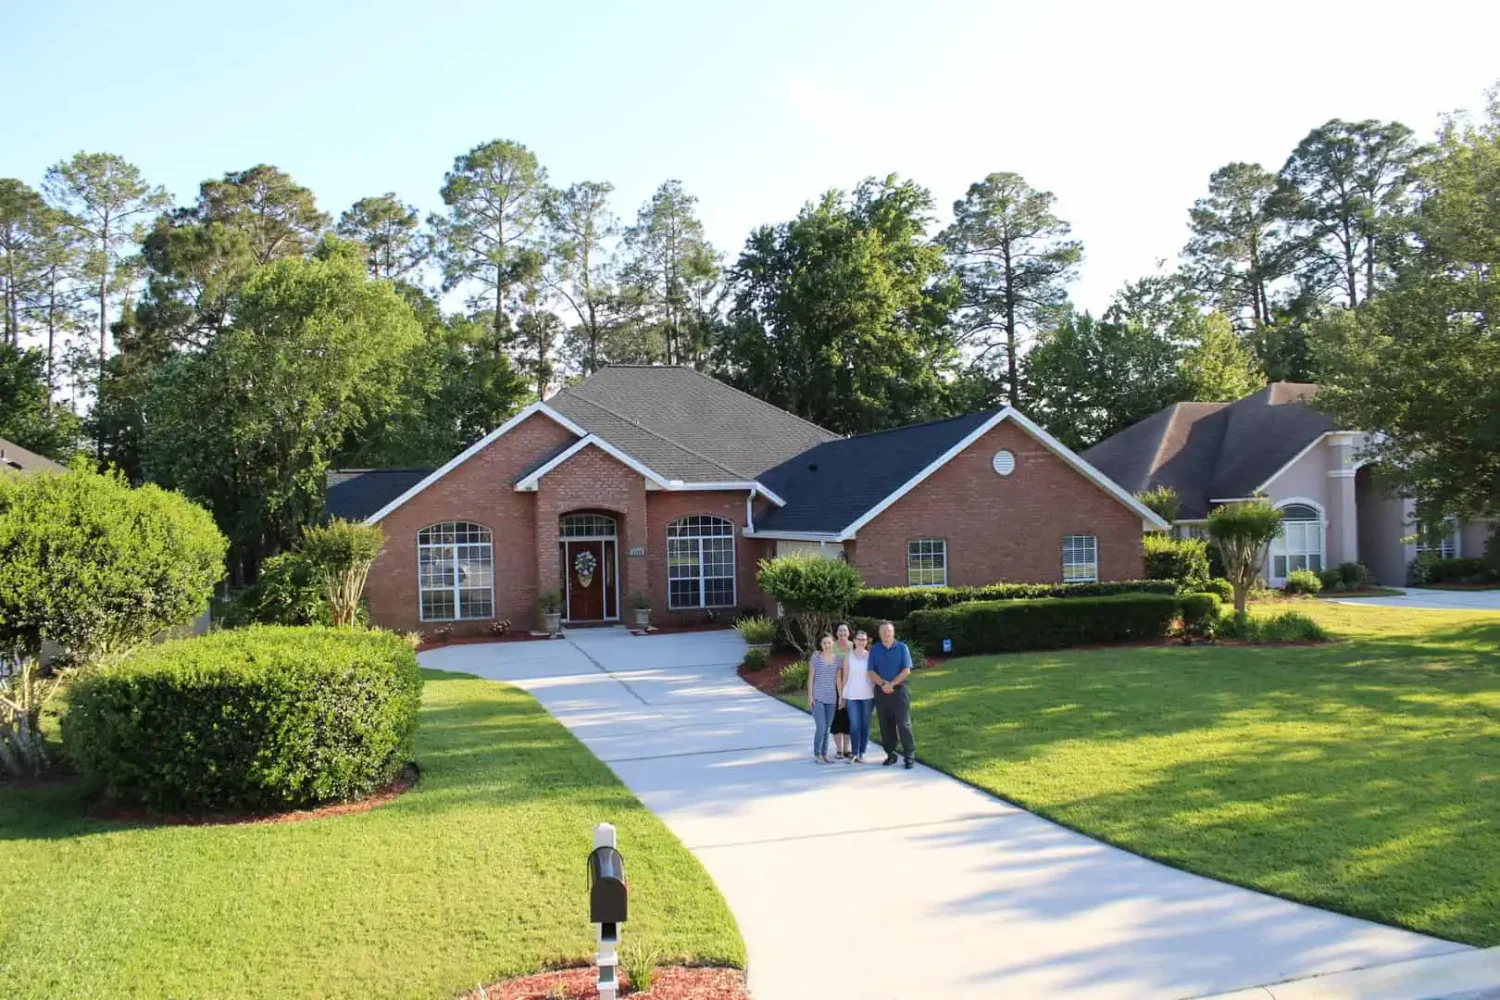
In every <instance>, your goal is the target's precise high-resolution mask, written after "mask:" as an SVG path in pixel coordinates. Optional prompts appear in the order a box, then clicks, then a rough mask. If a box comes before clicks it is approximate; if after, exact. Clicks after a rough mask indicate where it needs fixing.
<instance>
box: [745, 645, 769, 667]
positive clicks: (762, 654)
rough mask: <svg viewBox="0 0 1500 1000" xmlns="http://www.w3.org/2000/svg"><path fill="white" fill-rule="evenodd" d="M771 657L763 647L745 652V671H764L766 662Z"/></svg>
mask: <svg viewBox="0 0 1500 1000" xmlns="http://www.w3.org/2000/svg"><path fill="white" fill-rule="evenodd" d="M770 657H771V654H770V653H769V652H767V651H766V650H765V649H764V648H762V647H759V646H756V647H752V648H750V649H747V650H745V669H746V670H749V671H756V670H761V669H764V668H765V665H766V661H767V660H768V659H770Z"/></svg>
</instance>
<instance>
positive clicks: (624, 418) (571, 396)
mask: <svg viewBox="0 0 1500 1000" xmlns="http://www.w3.org/2000/svg"><path fill="white" fill-rule="evenodd" d="M618 367H626V366H623V365H622V366H618ZM629 367H633V368H647V367H652V368H656V367H661V366H660V365H631V366H629ZM570 389H571V387H569V388H568V389H559V390H558V391H557V392H556V393H555V394H554V395H555V396H560V395H562V394H563V393H565V392H566V393H568V398H569V399H574V400H577V401H578V402H580V403H587V404H588V405H589V406H592V407H593V408H594V409H596V410H603V411H604V412H605V413H608V414H609V415H610V416H612V417H614V418H615V419H616V420H622V421H624V422H625V423H627V424H629V425H630V426H632V427H634V428H635V429H636V430H638V431H641V432H643V433H646V434H650V435H651V436H652V437H654V438H656V439H657V440H659V441H665V442H667V444H669V445H671V446H672V447H674V448H676V449H678V450H679V451H685V452H687V453H688V454H689V455H692V456H693V457H694V458H701V459H703V461H705V462H707V463H708V464H709V465H712V466H714V467H715V468H719V469H723V470H724V471H725V472H727V473H729V475H731V476H739V477H740V478H742V479H754V478H755V477H754V476H747V475H746V474H745V473H743V472H737V471H735V470H734V469H731V468H730V467H729V466H727V465H725V464H724V463H723V462H720V461H718V460H717V459H713V458H709V457H708V456H707V455H704V454H701V453H700V452H698V451H695V450H694V449H692V448H689V447H688V446H687V445H685V444H683V443H682V442H680V441H674V440H672V439H671V438H669V437H667V436H666V435H665V434H659V433H657V432H656V431H654V430H652V429H651V428H649V427H647V426H646V425H645V424H642V423H641V422H640V421H638V420H631V419H630V418H629V417H627V416H625V415H624V414H623V413H616V412H615V411H614V410H611V409H610V408H609V407H607V406H605V405H604V404H603V403H596V402H594V401H593V400H592V399H589V398H587V397H585V396H580V395H578V394H577V393H575V392H571V391H570ZM589 433H590V434H592V433H594V432H593V431H590V432H589ZM600 436H601V437H602V436H603V435H600ZM615 447H617V448H618V447H619V445H616V446H615ZM620 450H621V451H624V450H625V449H623V448H621V449H620ZM626 454H629V452H626ZM632 457H634V456H632ZM636 461H640V460H639V459H636ZM641 464H643V465H644V464H645V463H644V462H643V463H641Z"/></svg>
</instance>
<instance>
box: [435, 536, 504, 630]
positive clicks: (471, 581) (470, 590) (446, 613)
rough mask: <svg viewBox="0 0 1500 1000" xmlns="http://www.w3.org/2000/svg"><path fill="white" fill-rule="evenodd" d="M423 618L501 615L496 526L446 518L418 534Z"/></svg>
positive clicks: (449, 619) (437, 619)
mask: <svg viewBox="0 0 1500 1000" xmlns="http://www.w3.org/2000/svg"><path fill="white" fill-rule="evenodd" d="M417 588H418V591H419V593H420V599H421V602H422V620H423V621H424V622H432V621H453V620H455V619H462V618H493V617H495V546H494V540H493V538H492V537H491V535H490V529H489V528H486V527H485V526H484V525H482V524H470V523H469V522H467V521H444V522H443V523H442V524H434V525H430V526H428V527H426V528H423V529H422V530H421V531H419V532H417Z"/></svg>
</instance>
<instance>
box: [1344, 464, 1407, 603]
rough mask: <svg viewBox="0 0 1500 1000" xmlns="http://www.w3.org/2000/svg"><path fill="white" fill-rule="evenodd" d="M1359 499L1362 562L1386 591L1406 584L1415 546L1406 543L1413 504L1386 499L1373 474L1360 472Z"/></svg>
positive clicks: (1396, 499) (1395, 497)
mask: <svg viewBox="0 0 1500 1000" xmlns="http://www.w3.org/2000/svg"><path fill="white" fill-rule="evenodd" d="M1355 482H1356V486H1357V489H1358V497H1359V553H1360V562H1362V563H1364V564H1365V565H1366V566H1367V567H1369V570H1370V573H1371V575H1372V576H1373V577H1374V578H1375V582H1376V583H1378V584H1380V585H1382V586H1386V587H1400V586H1404V585H1405V584H1406V573H1407V566H1408V565H1409V564H1410V563H1411V560H1412V558H1413V557H1414V556H1415V555H1416V546H1415V545H1412V544H1410V543H1408V542H1407V541H1405V539H1406V538H1407V537H1409V536H1410V535H1411V533H1412V529H1411V519H1412V502H1411V501H1410V500H1406V499H1403V498H1401V497H1397V496H1387V495H1386V493H1385V491H1384V490H1383V489H1382V488H1381V486H1380V482H1379V480H1378V478H1376V476H1375V474H1374V470H1373V469H1371V470H1369V471H1366V470H1364V469H1361V470H1360V474H1359V477H1358V478H1357V479H1356V480H1355Z"/></svg>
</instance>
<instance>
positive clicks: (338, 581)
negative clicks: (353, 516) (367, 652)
mask: <svg viewBox="0 0 1500 1000" xmlns="http://www.w3.org/2000/svg"><path fill="white" fill-rule="evenodd" d="M384 545H385V529H383V528H381V526H380V525H378V524H363V523H360V522H357V521H345V520H344V519H342V518H334V519H333V520H332V521H329V522H328V523H327V524H320V525H314V526H313V527H310V528H308V529H306V530H305V531H304V532H303V533H302V544H301V546H300V551H301V554H302V557H303V558H304V559H306V560H307V562H308V563H309V564H311V566H312V567H313V569H314V571H315V572H316V573H317V576H318V579H319V580H320V581H321V583H322V584H323V596H324V599H325V600H326V601H327V602H328V617H329V621H330V622H331V623H332V624H333V625H334V626H335V627H336V628H350V627H353V625H354V623H355V616H356V614H357V613H358V612H359V602H360V598H361V597H363V596H364V592H365V581H366V580H367V579H369V576H370V567H371V566H373V565H374V564H375V557H376V556H378V555H380V550H381V548H382V547H383V546H384Z"/></svg>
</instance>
